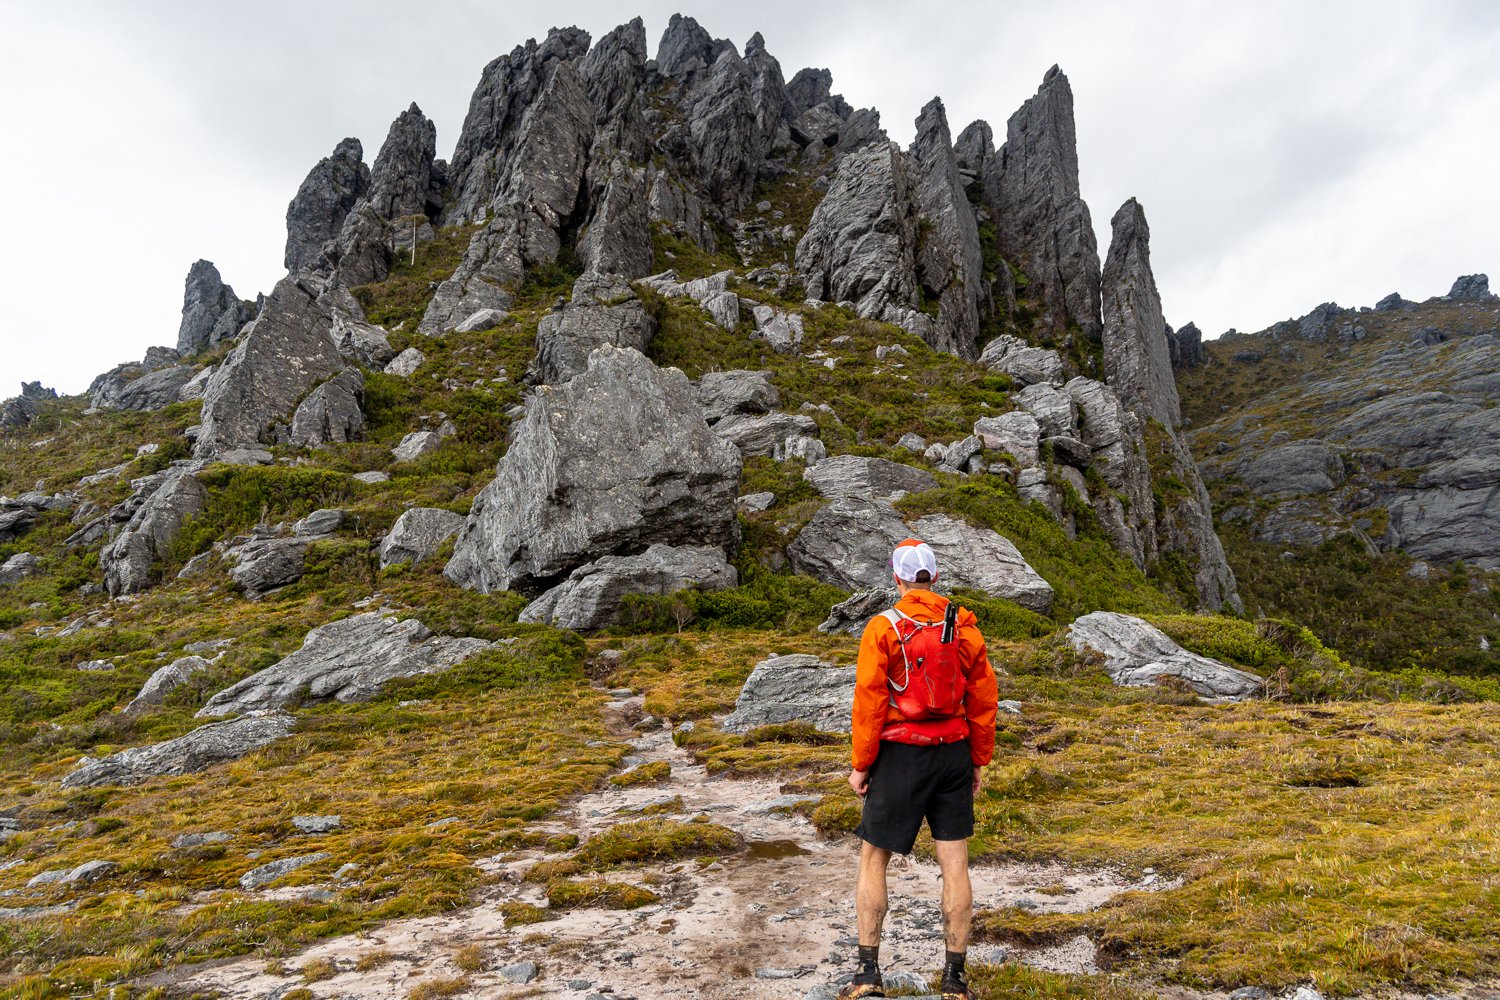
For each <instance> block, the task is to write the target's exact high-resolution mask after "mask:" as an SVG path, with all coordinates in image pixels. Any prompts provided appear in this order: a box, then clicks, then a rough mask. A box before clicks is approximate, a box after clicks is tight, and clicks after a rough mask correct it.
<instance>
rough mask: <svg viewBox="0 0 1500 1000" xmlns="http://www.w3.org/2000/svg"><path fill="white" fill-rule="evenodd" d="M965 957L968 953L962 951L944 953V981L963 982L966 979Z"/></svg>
mask: <svg viewBox="0 0 1500 1000" xmlns="http://www.w3.org/2000/svg"><path fill="white" fill-rule="evenodd" d="M965 957H966V953H965V952H962V951H946V952H944V953H943V982H945V983H961V982H963V981H964V961H965Z"/></svg>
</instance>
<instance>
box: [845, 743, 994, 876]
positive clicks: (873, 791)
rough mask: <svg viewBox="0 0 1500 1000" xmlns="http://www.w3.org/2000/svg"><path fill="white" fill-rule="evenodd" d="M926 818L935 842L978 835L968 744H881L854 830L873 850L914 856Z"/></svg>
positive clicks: (972, 770) (972, 767)
mask: <svg viewBox="0 0 1500 1000" xmlns="http://www.w3.org/2000/svg"><path fill="white" fill-rule="evenodd" d="M924 819H925V820H927V827H928V829H930V830H931V831H932V839H933V840H967V839H969V838H970V837H972V836H973V835H974V763H973V761H972V760H971V759H970V758H969V741H968V740H960V741H959V742H957V743H942V744H939V745H938V746H935V747H915V746H911V745H910V744H906V743H890V742H886V741H884V740H882V741H881V743H880V755H879V756H878V757H876V758H875V763H874V764H873V765H872V766H871V767H870V789H869V791H868V792H866V793H865V807H864V813H863V815H862V816H861V818H860V822H859V826H858V827H857V828H856V829H855V831H854V832H855V833H856V834H858V835H859V837H860V839H862V840H864V841H865V842H866V843H868V844H870V845H871V846H873V847H880V848H883V849H885V850H887V851H891V852H892V853H895V854H910V853H911V849H912V845H913V844H915V843H916V842H917V833H918V832H919V831H920V830H921V829H922V820H924Z"/></svg>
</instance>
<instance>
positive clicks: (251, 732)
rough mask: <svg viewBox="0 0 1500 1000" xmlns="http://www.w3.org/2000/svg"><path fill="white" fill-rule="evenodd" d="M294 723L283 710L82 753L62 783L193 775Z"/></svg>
mask: <svg viewBox="0 0 1500 1000" xmlns="http://www.w3.org/2000/svg"><path fill="white" fill-rule="evenodd" d="M295 724H296V723H295V720H293V718H292V717H291V716H290V715H287V714H285V713H282V712H277V713H273V714H271V715H255V716H249V717H246V718H243V719H234V720H231V721H229V722H214V723H210V724H209V725H206V726H199V727H198V728H197V729H194V730H193V731H192V732H190V733H187V734H185V735H183V736H179V737H177V738H176V739H173V740H167V741H166V742H165V743H154V744H151V745H150V746H142V747H131V748H130V749H129V750H122V751H120V752H119V753H115V754H110V755H109V756H108V757H103V758H101V759H99V760H94V759H92V758H89V757H85V758H83V760H81V761H79V763H78V766H77V767H76V768H74V769H73V771H72V772H71V773H69V774H68V776H67V777H65V778H63V780H62V787H63V788H94V787H97V786H99V785H138V784H140V783H141V782H143V781H148V780H150V779H151V778H154V777H157V776H159V775H178V774H192V773H194V772H195V771H201V770H203V769H204V768H206V767H212V766H213V765H215V764H222V763H225V762H227V761H231V760H238V759H239V758H241V757H243V756H245V754H247V753H250V752H251V751H252V750H259V749H260V748H261V747H264V746H268V745H269V744H271V743H274V742H276V741H277V740H279V739H282V738H283V737H285V736H288V735H290V734H291V731H292V727H293V726H294V725H295Z"/></svg>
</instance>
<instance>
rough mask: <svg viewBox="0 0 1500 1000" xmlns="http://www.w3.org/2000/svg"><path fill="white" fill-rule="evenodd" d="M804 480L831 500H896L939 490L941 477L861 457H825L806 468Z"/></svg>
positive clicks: (889, 462) (878, 459)
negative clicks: (905, 495) (908, 495)
mask: <svg viewBox="0 0 1500 1000" xmlns="http://www.w3.org/2000/svg"><path fill="white" fill-rule="evenodd" d="M802 478H803V479H806V480H807V481H808V482H810V483H812V484H813V486H814V488H816V489H817V491H818V492H819V493H821V494H822V495H823V496H825V497H827V498H828V499H829V500H837V499H839V498H840V497H855V498H858V499H861V500H892V499H894V498H895V497H896V496H898V495H900V494H904V493H921V492H922V491H923V490H930V489H934V488H936V487H937V477H936V476H934V475H933V474H932V473H930V472H928V471H927V470H926V469H918V468H916V467H914V466H910V465H902V464H900V463H899V462H891V461H887V460H886V459H883V458H864V457H862V456H859V455H835V456H834V457H832V458H825V459H823V461H821V462H818V463H817V464H815V465H810V466H808V467H807V468H806V469H804V470H803V472H802Z"/></svg>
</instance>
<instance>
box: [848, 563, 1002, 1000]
mask: <svg viewBox="0 0 1500 1000" xmlns="http://www.w3.org/2000/svg"><path fill="white" fill-rule="evenodd" d="M891 575H892V576H893V578H894V579H895V581H896V589H897V590H898V591H900V594H901V597H900V600H899V601H897V602H896V606H895V607H894V608H892V609H891V610H890V611H887V612H885V613H884V614H880V615H877V616H875V617H874V618H872V619H871V620H870V623H869V624H868V625H866V626H865V631H864V636H863V638H861V639H860V643H859V668H858V670H857V671H856V679H855V687H854V726H853V737H854V769H853V771H852V772H851V773H850V775H849V784H850V785H851V786H852V787H853V788H854V791H855V794H857V795H859V796H860V797H861V798H863V799H864V800H865V801H864V811H863V815H862V817H861V820H860V824H859V827H858V829H856V830H855V833H857V834H858V835H859V837H860V839H861V840H862V841H863V843H862V844H861V845H860V857H859V882H858V886H857V888H856V890H855V908H856V910H857V912H858V915H859V966H858V968H857V969H856V970H855V974H854V981H853V982H852V983H850V984H849V985H847V986H845V987H844V988H843V989H842V990H840V991H839V997H840V1000H856V998H859V997H883V996H885V992H884V990H883V985H884V984H883V982H882V980H881V976H880V931H881V926H882V924H883V923H884V922H885V914H886V908H887V895H886V878H885V876H886V866H887V865H888V864H889V862H890V860H891V855H892V854H908V853H910V852H911V849H912V845H913V844H915V843H916V839H917V833H918V831H919V830H920V829H921V827H922V821H923V820H924V819H925V820H926V821H927V826H928V828H929V829H930V830H931V831H932V839H933V840H934V841H935V843H936V847H937V859H938V865H939V866H940V868H941V869H942V879H943V898H942V907H943V934H944V939H945V948H946V955H945V960H944V962H943V981H942V985H941V987H940V989H941V991H942V994H943V997H944V998H945V1000H974V997H975V995H974V993H973V991H972V990H970V989H969V985H968V977H967V975H966V973H965V970H964V960H965V954H966V952H967V949H968V946H969V925H970V923H971V922H972V920H973V916H974V900H973V894H972V890H971V888H970V885H969V837H971V836H973V834H974V794H975V793H976V792H977V791H978V790H979V782H980V774H981V769H982V768H983V767H984V766H985V765H986V764H988V763H989V762H990V758H991V756H992V755H993V753H994V748H995V710H996V704H997V700H998V691H997V688H996V684H995V671H994V668H993V667H991V666H990V662H989V656H988V654H987V653H986V651H985V646H984V636H982V635H980V633H979V628H978V626H977V624H976V619H975V617H974V615H973V613H971V612H970V611H968V610H967V609H963V608H958V607H956V606H953V605H952V604H951V602H950V601H949V600H948V599H947V598H945V597H941V596H939V595H937V594H935V593H933V592H932V589H931V588H932V585H933V584H934V583H936V582H937V578H938V567H937V556H936V555H935V554H934V553H933V551H932V548H931V546H929V545H927V544H925V543H923V542H921V541H918V540H917V539H915V538H909V539H907V540H906V541H904V542H902V543H901V544H900V545H898V546H896V550H895V551H894V552H893V553H892V554H891Z"/></svg>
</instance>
